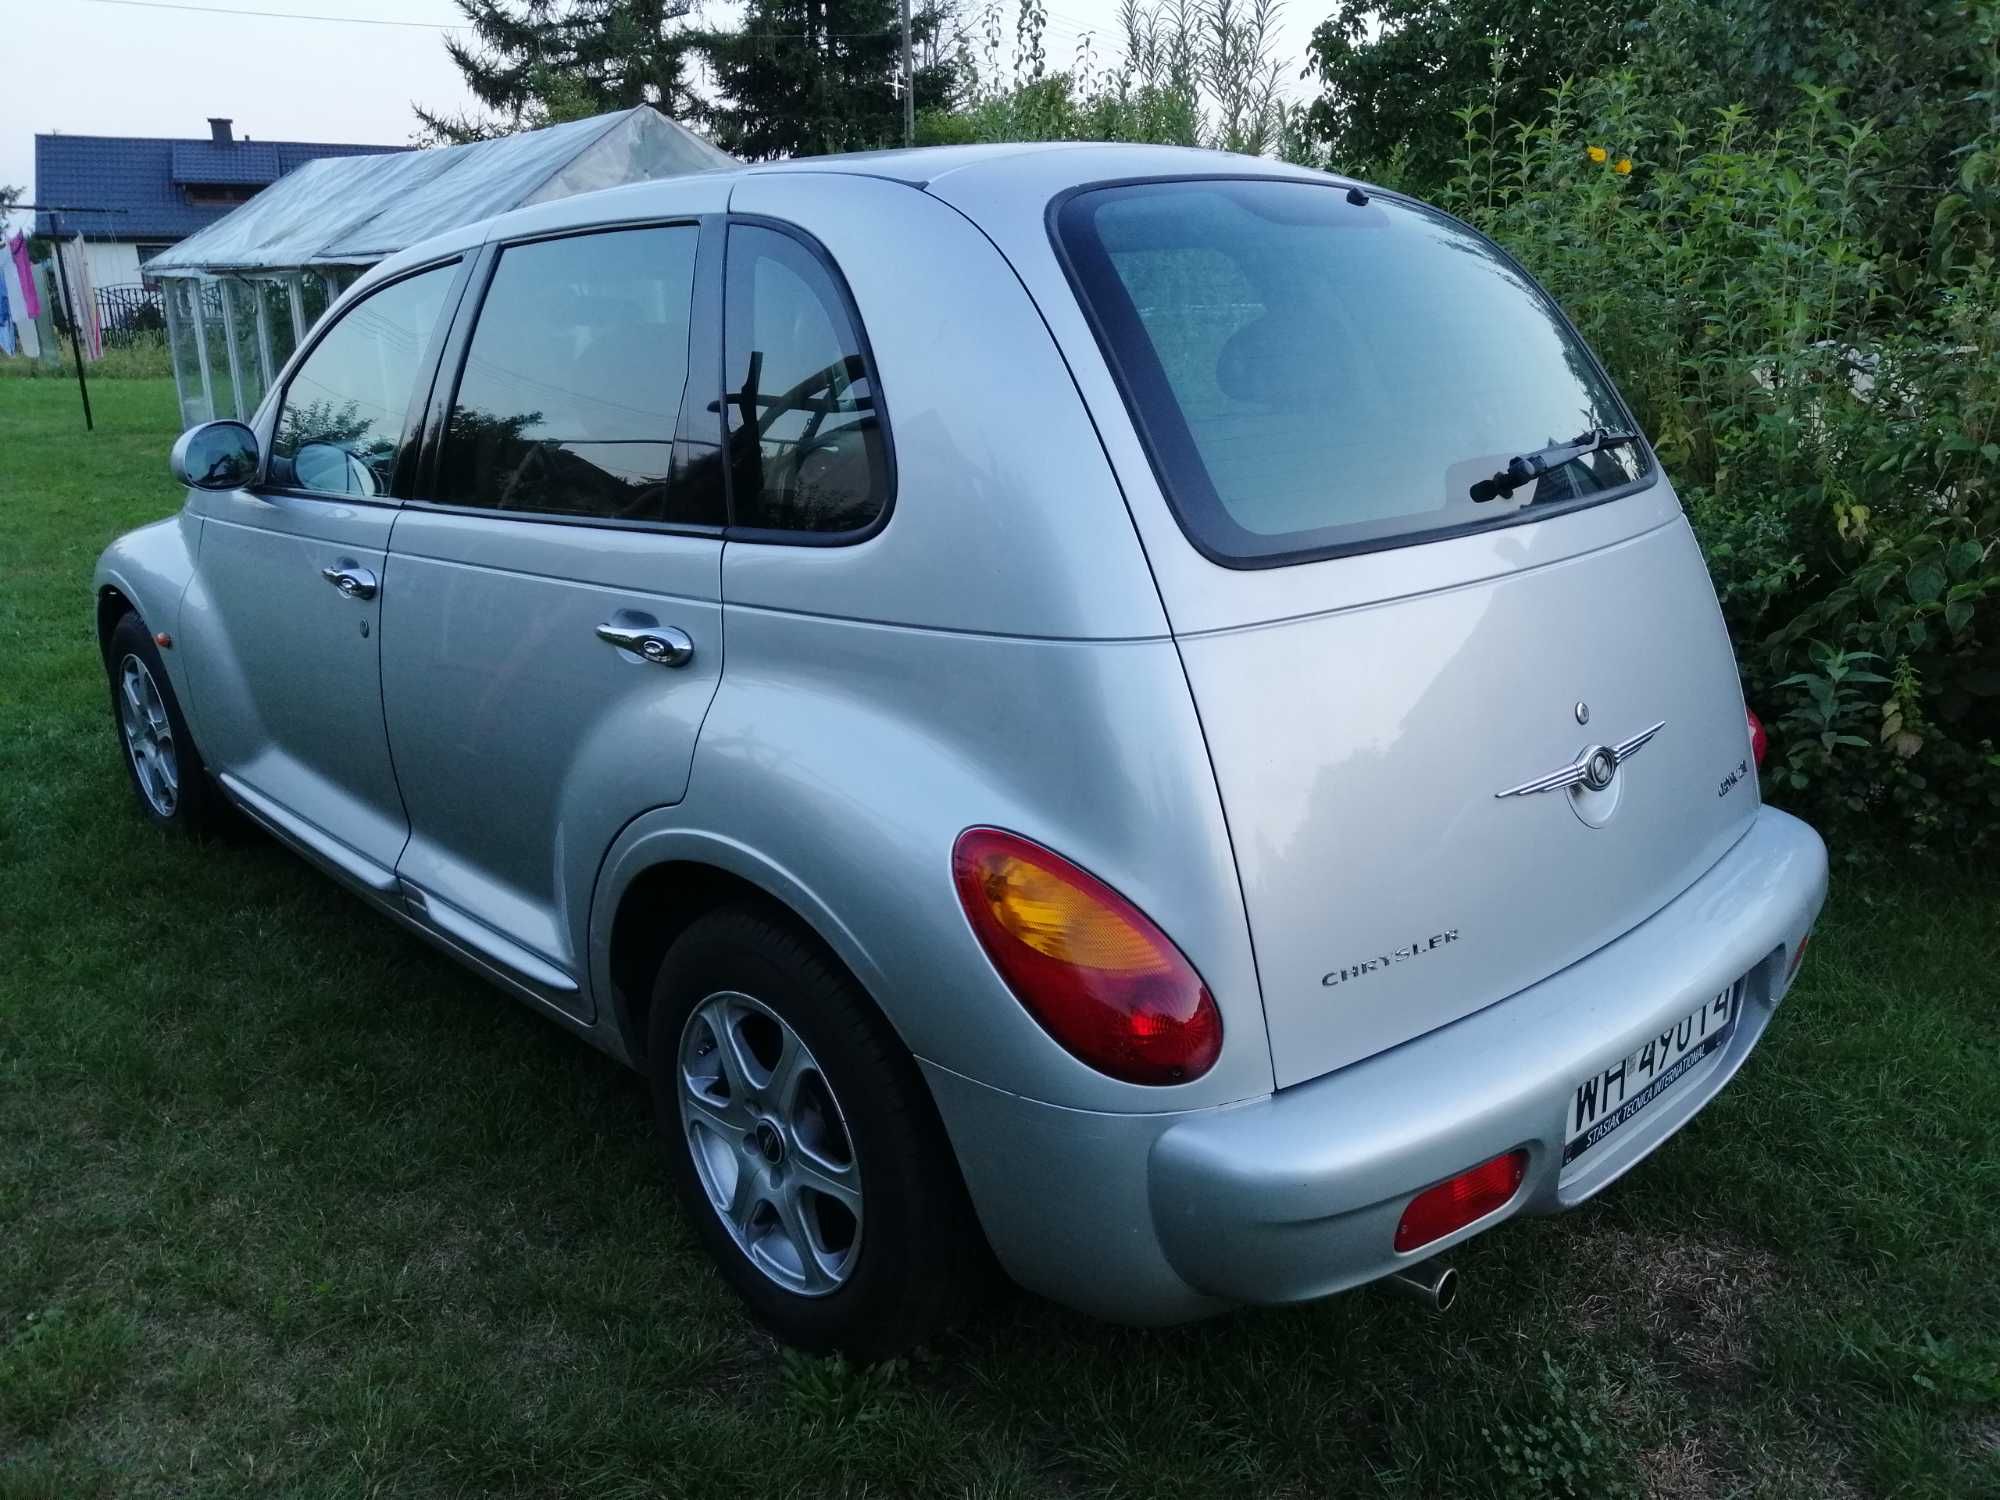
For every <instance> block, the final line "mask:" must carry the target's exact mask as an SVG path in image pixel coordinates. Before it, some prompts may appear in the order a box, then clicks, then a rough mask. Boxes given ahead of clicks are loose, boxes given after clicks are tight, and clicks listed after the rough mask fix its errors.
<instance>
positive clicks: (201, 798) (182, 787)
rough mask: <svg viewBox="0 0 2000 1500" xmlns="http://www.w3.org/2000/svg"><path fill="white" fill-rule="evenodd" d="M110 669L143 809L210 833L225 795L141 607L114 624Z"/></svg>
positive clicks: (161, 820) (107, 659) (163, 821)
mask: <svg viewBox="0 0 2000 1500" xmlns="http://www.w3.org/2000/svg"><path fill="white" fill-rule="evenodd" d="M104 670H105V672H106V674H107V675H108V676H109V677H110V680H111V717H112V722H113V724H114V725H115V726H116V728H117V731H118V740H119V744H120V745H121V746H122V747H123V748H124V751H125V769H126V770H127V771H128V772H129V773H130V774H131V777H132V791H133V793H134V794H135V795H136V796H137V798H138V800H139V810H140V811H141V812H143V813H145V814H146V816H147V817H148V818H150V819H151V820H152V821H153V822H154V823H156V824H158V825H159V826H160V827H162V828H173V829H179V830H182V831H185V832H190V833H202V832H206V831H208V830H209V829H211V828H212V827H214V825H215V823H216V822H217V820H218V819H219V818H220V817H221V815H222V811H223V804H222V798H221V796H220V795H219V794H218V793H217V791H216V789H215V786H214V784H213V783H211V782H210V781H209V779H208V772H207V771H206V770H204V769H203V767H202V763H201V756H200V755H199V754H198V753H196V751H195V747H194V736H193V735H191V734H189V733H188V727H187V719H186V718H185V717H184V716H183V715H182V713H181V706H180V701H179V700H178V699H177V698H175V697H174V688H173V682H172V680H171V679H170V678H169V677H168V676H167V668H166V664H165V663H164V662H163V661H161V660H160V648H159V647H158V646H157V645H155V644H154V643H153V637H152V636H151V635H150V634H149V633H148V632H147V630H146V626H145V622H144V621H142V620H141V619H140V618H139V617H138V616H137V615H136V614H127V615H125V616H123V617H122V618H121V619H120V620H119V621H118V623H117V625H116V626H115V627H113V629H112V631H111V636H110V639H109V640H107V641H106V642H105V645H104Z"/></svg>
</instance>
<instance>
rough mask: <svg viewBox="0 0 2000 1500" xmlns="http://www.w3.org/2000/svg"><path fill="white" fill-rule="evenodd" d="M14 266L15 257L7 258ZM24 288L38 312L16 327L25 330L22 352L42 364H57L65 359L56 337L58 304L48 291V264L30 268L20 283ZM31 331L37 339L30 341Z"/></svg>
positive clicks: (22, 338)
mask: <svg viewBox="0 0 2000 1500" xmlns="http://www.w3.org/2000/svg"><path fill="white" fill-rule="evenodd" d="M13 263H14V262H13V259H12V257H7V264H8V265H10V266H11V265H12V264H13ZM21 286H22V290H23V292H24V293H25V294H26V295H25V297H24V298H23V300H24V301H29V302H33V303H34V305H35V308H36V312H35V316H34V317H33V318H32V319H30V320H29V321H28V322H26V323H20V324H17V325H15V326H16V327H18V328H19V329H21V330H22V333H21V348H22V350H23V351H24V352H26V353H28V354H32V355H37V356H39V358H40V359H41V361H42V363H43V364H46V365H53V364H58V363H60V362H61V359H62V355H61V350H62V340H61V339H59V338H57V337H56V320H55V306H56V301H55V296H54V294H53V293H51V292H50V290H49V266H48V262H46V261H44V262H42V263H41V264H40V265H34V264H30V265H29V267H28V274H27V275H26V276H24V277H22V279H21ZM28 329H33V330H34V334H35V336H34V338H32V339H30V338H29V337H28V334H27V332H26V330H28Z"/></svg>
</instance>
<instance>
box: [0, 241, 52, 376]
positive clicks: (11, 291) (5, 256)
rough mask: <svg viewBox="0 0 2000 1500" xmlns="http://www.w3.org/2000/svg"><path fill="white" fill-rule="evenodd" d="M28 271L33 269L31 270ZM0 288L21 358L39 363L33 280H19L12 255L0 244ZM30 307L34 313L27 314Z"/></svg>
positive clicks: (38, 308)
mask: <svg viewBox="0 0 2000 1500" xmlns="http://www.w3.org/2000/svg"><path fill="white" fill-rule="evenodd" d="M29 269H30V270H33V269H34V268H33V267H32V266H31V267H29ZM0 287H5V288H6V291H7V309H8V312H9V313H10V314H11V315H12V317H13V322H14V339H15V342H16V343H17V344H18V346H19V348H20V353H21V357H22V358H24V359H40V358H41V357H42V335H41V330H40V328H39V327H37V326H36V320H35V314H36V313H38V312H40V311H41V301H40V299H39V298H37V297H36V296H35V278H34V277H33V276H29V277H28V278H27V279H26V280H25V281H24V280H23V279H22V277H21V272H20V270H19V268H18V267H16V266H15V264H14V257H13V254H12V253H11V252H10V251H9V250H8V249H7V248H6V246H5V245H3V244H0ZM31 304H32V305H33V307H34V309H35V311H34V312H30V311H29V310H28V309H29V307H30V305H31Z"/></svg>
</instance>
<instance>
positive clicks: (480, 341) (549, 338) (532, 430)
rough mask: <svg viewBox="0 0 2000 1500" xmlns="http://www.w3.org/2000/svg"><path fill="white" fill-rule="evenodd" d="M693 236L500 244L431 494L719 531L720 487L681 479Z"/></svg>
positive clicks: (451, 500)
mask: <svg viewBox="0 0 2000 1500" xmlns="http://www.w3.org/2000/svg"><path fill="white" fill-rule="evenodd" d="M699 238H700V231H699V230H698V229H697V228H695V227H694V226H693V225H686V224H677V225H666V226H661V227H657V228H648V229H622V230H612V231H608V232H604V233H598V234H581V235H574V236H571V237H569V238H565V239H554V240H538V241H533V242H531V243H528V244H524V245H510V246H509V247H507V249H505V250H503V251H502V252H501V254H500V259H499V261H498V263H497V264H496V265H495V267H494V270H493V279H492V281H491V283H490V284H489V286H488V288H487V291H486V299H485V301H484V302H483V303H482V304H481V306H480V310H479V321H478V323H477V324H476V325H475V326H474V328H473V330H472V338H471V341H470V343H469V344H468V345H467V348H466V355H465V367H464V370H463V371H462V372H461V374H460V375H459V381H458V392H457V395H456V396H455V398H454V399H453V402H452V408H451V418H450V421H449V423H448V424H447V426H446V428H445V438H444V450H443V454H442V457H441V459H440V461H439V470H438V477H437V485H436V491H435V495H434V498H435V499H437V500H439V501H441V502H443V503H445V504H450V505H469V506H478V507H480V508H482V509H488V510H503V511H526V512H531V513H535V514H542V515H571V516H587V517H590V518H593V519H596V520H602V521H674V522H684V523H685V522H694V523H701V524H714V525H719V524H721V521H722V516H721V515H720V514H719V513H717V512H716V511H715V509H714V506H713V504H712V497H713V496H714V494H715V491H714V490H713V488H712V487H703V486H694V485H677V484H676V483H675V475H674V431H675V427H676V425H677V423H678V421H679V417H680V410H681V398H682V394H683V392H684V391H685V390H686V388H687V377H688V316H689V308H690V305H691V303H692V300H693V295H694V263H695V246H696V243H697V241H698V240H699Z"/></svg>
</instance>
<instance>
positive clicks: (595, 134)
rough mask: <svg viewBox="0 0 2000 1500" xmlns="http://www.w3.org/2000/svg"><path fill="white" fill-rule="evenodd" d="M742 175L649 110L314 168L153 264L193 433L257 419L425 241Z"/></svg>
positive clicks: (184, 414)
mask: <svg viewBox="0 0 2000 1500" xmlns="http://www.w3.org/2000/svg"><path fill="white" fill-rule="evenodd" d="M734 165H736V161H735V158H734V157H732V156H730V155H729V154H728V153H726V152H724V151H721V150H719V149H717V148H716V147H715V146H712V145H710V144H709V143H708V142H707V141H706V140H704V139H702V138H701V137H700V136H698V135H696V134H694V133H693V132H692V131H690V130H687V129H684V128H683V127H681V126H679V125H676V124H675V123H674V122H673V121H672V120H669V119H668V118H667V117H666V116H664V115H662V114H660V113H659V112H658V111H657V110H655V109H652V108H651V107H650V106H647V105H640V106H639V107H638V108H636V109H629V110H624V111H621V112H619V113H616V114H609V115H597V116H595V117H593V118H591V119H588V120H576V121H572V122H570V123H568V124H563V125H551V126H549V127H547V128H546V129H543V130H530V131H525V132H523V133H522V134H519V135H511V136H503V137H501V138H500V139H498V140H491V141H475V142H473V143H471V144H470V145H465V146H446V147H440V148H437V149H435V150H429V151H405V152H397V153H394V154H390V155H384V156H348V157H328V158H323V159H321V160H319V161H312V162H308V163H306V165H304V166H303V167H300V168H299V169H298V170H297V171H295V172H292V173H289V174H288V175H286V176H285V177H282V178H280V179H279V180H278V181H277V182H275V183H273V184H272V185H271V186H270V187H268V188H266V189H264V191H263V192H261V193H259V194H258V195H257V196H256V197H255V198H252V199H251V200H250V201H249V202H248V203H246V204H244V205H243V207H241V208H239V209H237V210H236V211H235V212H233V213H231V214H229V215H228V216H227V217H225V218H222V219H218V220H217V221H216V222H215V223H213V224H211V225H209V226H208V228H206V229H204V230H202V231H201V232H200V233H198V234H194V235H190V236H189V237H188V238H187V239H185V240H182V241H181V242H180V243H179V244H178V245H175V246H174V247H173V248H172V249H171V250H168V251H166V252H164V253H162V254H160V255H158V256H156V257H154V258H153V259H152V260H151V261H150V262H148V264H147V267H146V271H147V274H148V276H150V277H153V278H156V279H157V280H159V282H160V283H161V285H162V287H163V289H164V290H165V293H166V307H167V342H168V346H169V348H170V349H171V350H172V352H173V369H174V389H175V391H176V392H177V393H178V394H179V396H180V405H181V425H182V426H183V427H192V426H193V425H194V424H195V423H197V422H206V421H209V420H211V419H213V418H216V417H237V418H240V419H248V417H249V416H250V414H251V413H252V412H253V411H255V410H256V409H257V404H258V403H259V402H260V401H262V400H263V398H264V392H265V391H266V390H268V389H269V388H270V385H271V382H272V381H273V380H274V379H275V378H276V377H277V374H278V372H279V371H280V370H281V369H283V368H284V364H285V361H286V360H287V359H288V358H289V357H290V356H291V353H292V351H293V350H294V349H296V348H297V347H298V346H299V344H300V343H301V342H303V341H304V339H305V336H306V331H307V330H308V329H310V328H311V327H312V326H313V324H314V323H316V322H318V321H319V318H320V316H321V315H322V314H323V313H325V311H326V310H327V308H328V306H329V305H331V303H332V301H333V299H334V298H336V297H338V296H339V295H340V293H341V292H342V291H344V290H345V289H346V288H347V287H348V285H350V284H351V283H352V282H353V281H354V280H355V279H356V278H358V277H359V276H361V275H362V273H363V272H365V271H366V270H367V269H368V268H369V267H370V266H372V265H374V264H375V263H376V262H377V261H379V260H383V259H385V258H386V257H388V256H391V255H394V254H395V253H396V252H397V251H399V250H402V249H404V248H405V247H407V246H409V245H414V244H416V243H417V242H418V241H419V240H424V239H428V238H429V237H430V236H432V235H434V234H439V233H442V232H443V231H445V230H447V229H452V228H455V227H456V226H458V225H461V224H470V223H473V222H475V221H476V220H479V219H484V218H488V217H490V216H492V215H494V214H497V213H504V212H505V211H507V210H508V209H511V208H521V207H525V206H526V205H528V204H531V203H544V202H547V201H549V200H550V199H553V198H567V197H569V196H570V195H571V194H574V193H587V192H590V191H592V190H594V189H597V188H606V187H616V186H618V185H619V184H620V183H626V182H646V181H651V180H653V179H655V178H660V177H677V176H680V175H682V174H683V173H688V172H702V171H707V170H709V169H711V168H715V167H728V166H734Z"/></svg>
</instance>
